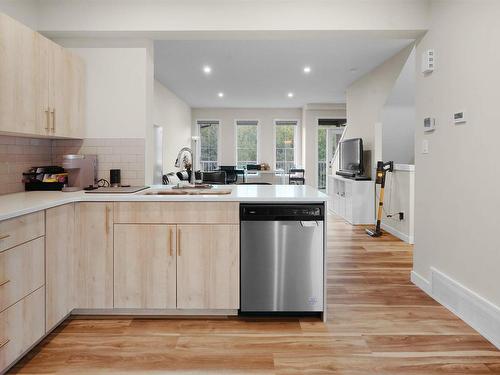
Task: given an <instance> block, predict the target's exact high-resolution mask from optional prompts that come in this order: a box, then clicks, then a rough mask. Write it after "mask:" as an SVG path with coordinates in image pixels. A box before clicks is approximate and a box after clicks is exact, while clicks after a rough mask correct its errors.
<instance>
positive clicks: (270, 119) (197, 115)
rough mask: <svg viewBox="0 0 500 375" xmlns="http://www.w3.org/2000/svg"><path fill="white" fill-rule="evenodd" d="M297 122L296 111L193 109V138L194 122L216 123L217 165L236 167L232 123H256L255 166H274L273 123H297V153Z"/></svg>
mask: <svg viewBox="0 0 500 375" xmlns="http://www.w3.org/2000/svg"><path fill="white" fill-rule="evenodd" d="M301 119H302V110H301V109H300V108H275V109H273V108H193V111H192V124H193V128H192V129H193V134H197V133H198V129H197V126H196V120H219V121H220V133H219V134H220V145H219V150H220V155H219V162H220V164H223V165H224V164H225V165H236V126H235V121H236V120H258V121H259V140H258V148H259V150H258V158H259V160H258V162H259V163H268V164H269V165H270V166H271V168H273V166H274V160H275V155H274V120H298V122H299V129H298V136H297V138H298V144H297V150H301V139H300V132H301V130H300V129H301ZM297 157H298V160H297V162H296V164H297V165H302V158H301V153H300V152H297Z"/></svg>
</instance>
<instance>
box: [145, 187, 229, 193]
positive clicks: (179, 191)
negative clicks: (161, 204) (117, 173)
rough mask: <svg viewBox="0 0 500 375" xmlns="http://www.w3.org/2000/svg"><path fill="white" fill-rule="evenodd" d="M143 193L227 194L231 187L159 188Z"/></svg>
mask: <svg viewBox="0 0 500 375" xmlns="http://www.w3.org/2000/svg"><path fill="white" fill-rule="evenodd" d="M141 194H142V195H227V194H231V190H229V189H220V190H219V189H199V188H198V189H159V190H152V191H145V192H144V193H141Z"/></svg>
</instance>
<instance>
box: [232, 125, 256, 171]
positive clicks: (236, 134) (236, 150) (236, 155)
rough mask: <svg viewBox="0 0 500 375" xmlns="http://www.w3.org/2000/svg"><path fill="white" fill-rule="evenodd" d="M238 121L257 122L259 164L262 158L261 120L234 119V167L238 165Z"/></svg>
mask: <svg viewBox="0 0 500 375" xmlns="http://www.w3.org/2000/svg"><path fill="white" fill-rule="evenodd" d="M238 121H257V164H259V160H260V159H259V157H260V144H261V142H260V119H256V118H238V119H234V160H235V163H234V165H238Z"/></svg>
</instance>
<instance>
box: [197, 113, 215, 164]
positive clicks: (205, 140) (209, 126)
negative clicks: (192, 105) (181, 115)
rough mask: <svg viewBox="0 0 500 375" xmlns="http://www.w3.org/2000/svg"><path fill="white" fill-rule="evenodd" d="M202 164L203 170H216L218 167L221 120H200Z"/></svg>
mask: <svg viewBox="0 0 500 375" xmlns="http://www.w3.org/2000/svg"><path fill="white" fill-rule="evenodd" d="M197 123H198V130H199V134H200V166H201V170H202V171H214V170H216V169H217V168H218V160H219V159H218V155H219V153H218V141H219V140H218V136H219V121H216V120H199V121H197Z"/></svg>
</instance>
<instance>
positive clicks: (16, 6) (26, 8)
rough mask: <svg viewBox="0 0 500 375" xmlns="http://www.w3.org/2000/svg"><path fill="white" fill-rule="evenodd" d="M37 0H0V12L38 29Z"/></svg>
mask: <svg viewBox="0 0 500 375" xmlns="http://www.w3.org/2000/svg"><path fill="white" fill-rule="evenodd" d="M38 10H39V8H38V1H37V0H22V1H20V0H0V12H1V13H5V14H7V15H9V16H10V17H12V18H14V19H16V20H18V21H20V22H21V23H23V24H25V25H26V26H28V27H31V28H32V29H34V30H37V29H38Z"/></svg>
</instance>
